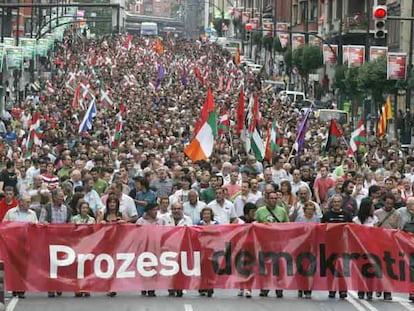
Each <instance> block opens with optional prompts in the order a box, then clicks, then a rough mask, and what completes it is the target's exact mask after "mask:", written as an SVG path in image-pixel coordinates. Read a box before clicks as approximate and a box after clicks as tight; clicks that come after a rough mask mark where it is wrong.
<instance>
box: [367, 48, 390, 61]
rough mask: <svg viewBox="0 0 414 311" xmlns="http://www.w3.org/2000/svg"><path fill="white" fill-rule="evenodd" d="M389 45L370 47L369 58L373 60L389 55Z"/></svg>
mask: <svg viewBox="0 0 414 311" xmlns="http://www.w3.org/2000/svg"><path fill="white" fill-rule="evenodd" d="M387 53H388V47H387V46H371V47H370V48H369V60H370V61H373V60H376V59H377V58H380V57H382V56H387Z"/></svg>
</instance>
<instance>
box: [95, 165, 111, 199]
mask: <svg viewBox="0 0 414 311" xmlns="http://www.w3.org/2000/svg"><path fill="white" fill-rule="evenodd" d="M91 175H92V179H93V189H94V190H95V191H96V192H98V194H99V195H100V196H101V195H103V194H104V193H105V190H106V188H107V187H108V184H107V182H106V181H105V180H103V179H102V178H101V177H100V176H99V175H100V168H98V167H96V166H95V167H93V168H92V169H91Z"/></svg>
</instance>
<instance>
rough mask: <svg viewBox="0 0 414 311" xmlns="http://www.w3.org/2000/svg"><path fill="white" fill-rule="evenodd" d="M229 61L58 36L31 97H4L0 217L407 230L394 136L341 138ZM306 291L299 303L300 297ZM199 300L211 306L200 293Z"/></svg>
mask: <svg viewBox="0 0 414 311" xmlns="http://www.w3.org/2000/svg"><path fill="white" fill-rule="evenodd" d="M239 58H240V55H237V54H236V55H235V56H234V55H233V56H232V55H231V54H230V53H229V52H227V51H225V50H223V49H221V48H220V47H219V46H217V45H215V44H210V43H205V42H202V41H187V40H183V39H171V38H166V39H164V40H161V39H159V38H136V37H132V36H130V35H125V34H123V35H111V36H105V37H102V38H99V39H98V38H97V39H90V40H89V39H83V40H82V41H81V42H79V41H75V40H73V38H72V37H71V36H70V35H69V36H66V37H65V38H64V40H63V41H62V42H57V43H56V47H55V53H54V55H53V58H52V59H51V60H50V61H51V62H52V64H53V65H52V68H53V69H52V75H51V78H50V79H49V80H47V81H43V83H42V86H43V87H42V88H41V89H40V90H35V89H29V90H28V92H27V94H26V95H27V96H26V98H25V99H24V100H22V101H20V102H18V101H13V100H12V99H11V98H7V99H6V102H7V104H6V111H4V113H3V117H2V120H1V122H0V133H1V136H0V156H1V162H0V163H1V164H2V165H3V167H2V172H1V173H0V192H1V194H2V197H3V198H2V199H1V200H0V218H1V219H3V221H24V222H32V223H37V222H40V223H75V224H94V223H114V222H129V223H133V224H135V223H136V224H139V225H145V226H146V225H163V226H192V225H200V226H209V225H221V224H241V223H252V222H258V223H279V222H301V223H318V222H322V223H342V222H349V223H352V222H353V223H356V224H360V225H364V226H377V227H381V228H390V229H398V230H404V231H407V232H414V227H413V226H414V196H413V181H414V171H413V169H414V156H411V155H409V154H407V153H404V152H403V151H402V150H401V147H400V145H399V143H398V142H396V141H394V140H391V139H384V138H383V139H378V138H377V137H375V136H373V135H371V136H367V135H366V134H367V133H366V131H365V130H364V128H363V123H362V122H360V123H359V124H358V125H357V126H355V128H356V130H355V131H354V126H353V125H352V126H351V125H350V124H342V125H337V124H335V123H332V122H330V123H326V122H321V121H320V120H319V119H318V118H316V117H315V116H314V114H313V112H312V109H308V110H306V111H303V110H302V111H301V110H300V109H299V108H298V107H297V106H296V104H295V103H291V102H288V101H284V100H282V99H281V98H279V96H278V95H277V94H276V93H275V92H273V90H272V89H264V88H263V87H262V85H261V82H262V77H261V74H255V73H253V72H252V71H251V70H250V69H249V68H248V67H245V66H243V65H242V64H240V59H239ZM338 126H339V127H340V128H339V129H338V131H334V129H335V128H337V127H338ZM335 135H336V136H337V137H336V138H339V139H334V137H333V136H335ZM327 141H328V143H327ZM348 142H350V143H349V144H348ZM326 145H328V147H329V148H328V147H327V146H326ZM311 290H312V289H311V288H309V289H306V290H305V289H304V290H303V291H299V293H298V295H299V297H304V298H310V297H311V294H312V292H311ZM168 293H169V295H170V296H176V297H181V296H183V291H182V290H175V289H171V290H170V291H169V292H168ZM199 293H200V295H203V296H208V297H211V296H212V295H213V289H200V290H199ZM61 294H62V293H54V292H50V293H49V294H48V295H49V297H54V296H55V295H61ZM268 294H269V290H266V289H262V290H261V291H260V296H262V297H265V296H268ZM335 294H336V293H335V292H329V297H330V298H335ZM14 295H16V296H18V297H20V298H24V296H25V293H24V292H14ZM75 295H76V296H78V297H81V296H90V294H89V293H86V292H79V293H76V294H75ZM115 295H116V293H115V292H111V293H108V296H110V297H114V296H115ZM142 295H146V296H150V297H153V296H156V292H155V291H154V290H152V289H148V290H147V291H143V292H142ZM238 295H239V296H245V297H247V298H250V297H252V292H251V290H249V289H241V290H240V292H239V294H238ZM276 296H277V297H283V291H282V290H281V289H280V290H279V289H278V290H276ZM346 296H347V292H339V297H340V298H345V297H346ZM358 296H359V298H361V299H363V298H364V297H366V298H367V299H372V297H373V293H372V292H367V293H364V292H359V293H358ZM383 298H384V299H385V300H391V299H392V296H391V293H383ZM410 299H411V300H413V301H414V296H411V295H410Z"/></svg>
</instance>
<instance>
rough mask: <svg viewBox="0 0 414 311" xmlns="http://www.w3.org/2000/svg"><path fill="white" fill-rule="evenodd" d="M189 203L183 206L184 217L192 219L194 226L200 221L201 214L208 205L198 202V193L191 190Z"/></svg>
mask: <svg viewBox="0 0 414 311" xmlns="http://www.w3.org/2000/svg"><path fill="white" fill-rule="evenodd" d="M188 199H189V201H188V202H185V203H184V204H183V208H184V215H186V216H188V217H190V218H191V220H192V221H193V224H197V223H198V222H199V221H200V212H201V210H202V209H203V208H204V207H206V203H204V202H203V201H199V200H198V195H197V191H195V190H190V192H189V193H188Z"/></svg>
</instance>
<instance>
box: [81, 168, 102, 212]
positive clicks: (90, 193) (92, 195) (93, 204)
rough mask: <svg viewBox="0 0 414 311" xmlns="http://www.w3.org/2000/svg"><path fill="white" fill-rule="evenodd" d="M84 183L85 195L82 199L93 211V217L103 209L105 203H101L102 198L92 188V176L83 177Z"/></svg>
mask: <svg viewBox="0 0 414 311" xmlns="http://www.w3.org/2000/svg"><path fill="white" fill-rule="evenodd" d="M84 185H85V186H84V190H85V196H84V197H83V199H84V200H85V201H86V202H88V203H89V207H90V208H91V210H92V211H93V213H94V215H95V217H97V216H98V214H99V213H100V212H101V211H103V210H104V209H105V205H104V204H103V203H102V200H101V198H100V196H99V194H98V192H96V190H95V189H93V179H92V177H90V176H88V177H86V178H85V179H84Z"/></svg>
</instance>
